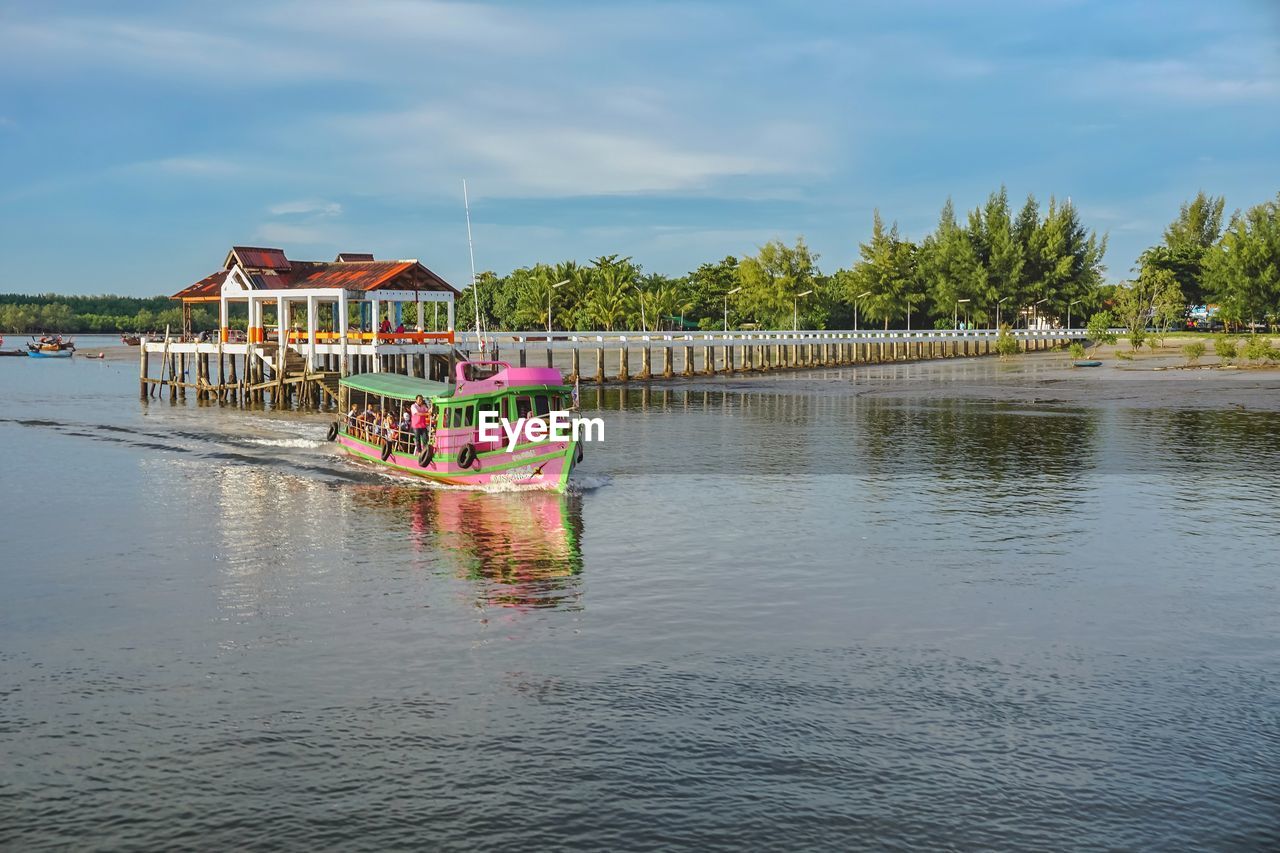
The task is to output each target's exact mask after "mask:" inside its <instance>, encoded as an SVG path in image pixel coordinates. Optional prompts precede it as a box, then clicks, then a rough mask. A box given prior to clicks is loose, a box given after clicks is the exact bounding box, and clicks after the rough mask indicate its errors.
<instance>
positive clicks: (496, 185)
mask: <svg viewBox="0 0 1280 853" xmlns="http://www.w3.org/2000/svg"><path fill="white" fill-rule="evenodd" d="M463 177H465V178H467V180H468V186H469V189H470V192H471V202H472V218H473V225H474V231H475V240H476V260H477V265H478V266H479V267H480V268H481V269H494V270H497V271H499V272H506V271H508V270H510V269H511V268H513V267H516V266H523V265H526V264H530V263H533V262H535V261H539V260H543V261H554V260H561V259H565V258H577V259H579V260H584V261H585V260H587V259H589V258H591V257H594V256H597V255H601V254H612V253H618V254H623V255H631V256H632V257H634V258H635V259H636V260H638V261H640V262H641V263H642V264H644V265H645V267H646V268H647V269H650V270H654V271H658V272H663V273H668V274H680V273H683V272H686V271H688V270H689V269H691V268H693V267H695V266H697V264H699V263H700V262H702V261H707V260H716V259H719V258H721V257H723V256H725V255H726V254H735V255H741V254H744V253H749V252H752V251H754V250H755V247H756V246H758V245H759V244H761V243H763V242H764V241H766V240H769V239H771V238H773V237H781V238H783V239H786V240H792V239H794V238H795V237H796V236H797V235H801V234H802V235H804V237H805V238H806V240H807V241H808V242H809V244H810V245H811V246H812V247H814V249H815V250H817V251H818V252H819V253H820V254H821V262H820V263H821V266H822V267H823V269H824V270H828V271H831V270H834V269H836V268H838V267H841V266H848V265H849V264H850V263H852V261H853V259H854V258H855V257H856V255H857V245H858V243H859V242H860V241H861V240H863V239H865V238H866V236H867V233H868V232H869V230H870V223H871V215H872V210H873V208H876V207H878V208H880V210H881V211H882V213H883V214H884V216H885V217H886V218H887V219H896V220H898V221H899V223H900V224H901V226H902V229H903V230H904V232H905V233H906V234H907V235H909V236H920V235H922V234H923V233H925V232H927V231H928V230H929V229H931V228H932V226H933V224H934V223H935V222H936V219H937V214H938V210H939V209H940V207H941V206H942V203H943V201H944V200H945V199H946V198H947V196H951V197H952V198H953V199H954V200H955V203H956V206H957V207H958V208H960V209H966V208H969V207H972V206H974V205H976V204H978V203H979V202H980V201H982V200H983V199H984V198H985V197H986V194H987V193H988V192H989V191H990V190H992V189H994V188H996V187H998V186H999V185H1000V184H1002V183H1003V184H1005V185H1007V186H1008V189H1009V192H1010V195H1011V196H1012V197H1013V201H1014V203H1015V205H1016V204H1018V203H1020V201H1021V199H1022V198H1023V197H1024V196H1025V195H1026V194H1027V193H1028V192H1034V193H1035V194H1036V195H1037V196H1038V197H1040V198H1041V199H1047V198H1048V197H1049V196H1050V195H1051V194H1054V195H1057V196H1059V197H1064V196H1071V198H1072V200H1073V202H1074V203H1075V204H1076V205H1077V206H1078V207H1079V209H1080V211H1081V213H1082V216H1083V217H1084V219H1085V221H1086V222H1087V223H1088V224H1089V225H1090V226H1091V227H1094V228H1096V229H1098V230H1099V231H1100V232H1107V233H1108V234H1109V235H1110V249H1109V252H1108V256H1107V262H1108V267H1109V273H1108V274H1109V277H1110V278H1112V279H1118V278H1121V277H1123V276H1125V275H1126V274H1127V272H1128V270H1129V268H1130V267H1131V265H1132V263H1133V260H1134V258H1135V257H1136V255H1137V254H1138V252H1140V251H1141V250H1142V249H1143V248H1144V247H1146V246H1148V245H1150V244H1151V243H1153V242H1155V241H1156V240H1158V238H1159V235H1160V232H1161V231H1162V229H1163V227H1164V225H1165V224H1166V223H1167V222H1168V221H1169V220H1170V219H1171V218H1172V217H1173V216H1174V215H1175V214H1176V212H1177V208H1178V205H1179V203H1180V202H1181V201H1182V200H1184V199H1185V198H1187V197H1189V196H1191V195H1193V194H1194V193H1195V192H1196V191H1197V190H1198V189H1201V188H1203V189H1205V190H1208V191H1211V192H1215V193H1222V194H1225V195H1226V197H1227V206H1228V209H1231V208H1235V207H1245V206H1248V205H1251V204H1256V203H1258V202H1260V201H1265V200H1267V199H1269V198H1273V197H1274V196H1275V194H1276V192H1277V191H1280V2H1273V0H1219V2H1215V3H1203V2H1184V0H1168V2H1137V0H1036V2H1026V0H1017V2H1014V0H1007V1H1006V0H967V2H963V3H961V2H950V0H946V2H944V0H894V2H866V3H859V2H847V3H839V2H837V3H826V2H811V3H807V4H791V3H728V2H726V3H717V2H709V3H698V2H682V3H674V4H666V3H652V2H645V3H600V2H597V3H589V2H587V3H561V2H546V3H528V4H501V3H492V4H484V3H454V2H449V3H437V2H409V0H370V2H365V3H351V2H346V0H308V1H307V2H301V0H255V2H251V3H239V2H219V3H206V4H174V3H167V2H156V3H135V2H115V3H110V4H108V3H58V2H49V3H35V2H30V3H5V2H3V0H0V251H3V254H4V257H5V260H6V262H5V263H4V264H3V266H0V291H22V292H37V291H45V290H57V291H62V292H79V293H97V292H118V293H128V294H136V295H150V294H156V293H171V292H173V291H176V290H178V289H179V288H181V287H183V286H185V285H186V284H188V283H190V282H191V281H194V280H195V279H197V278H199V277H201V276H203V275H205V274H206V273H208V272H210V271H212V270H214V269H217V268H218V266H219V265H220V263H221V261H222V258H223V256H224V254H225V252H226V249H227V248H228V247H229V246H230V245H232V244H251V245H266V246H279V247H282V248H284V249H285V251H286V252H287V253H288V254H289V255H290V256H291V257H296V258H303V259H328V258H331V257H332V256H333V255H335V254H336V253H337V252H338V251H372V252H374V253H375V254H376V255H377V256H378V257H402V258H403V257H417V258H420V259H422V260H423V262H424V263H426V264H427V265H428V266H430V267H432V268H433V269H435V270H436V271H437V272H439V273H440V274H442V275H444V276H445V277H446V278H448V279H449V280H451V281H453V282H454V283H455V284H458V285H462V284H465V282H466V281H467V280H468V276H469V271H468V262H467V245H466V230H465V224H464V220H463V214H462V193H461V179H462V178H463Z"/></svg>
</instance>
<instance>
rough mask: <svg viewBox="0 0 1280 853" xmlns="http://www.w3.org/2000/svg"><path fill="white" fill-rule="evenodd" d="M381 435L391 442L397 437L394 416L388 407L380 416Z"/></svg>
mask: <svg viewBox="0 0 1280 853" xmlns="http://www.w3.org/2000/svg"><path fill="white" fill-rule="evenodd" d="M382 437H383V438H385V439H386V440H387V441H389V442H392V443H395V441H396V440H397V439H398V438H399V436H398V434H397V430H396V416H395V415H393V414H391V410H390V409H387V411H386V414H384V415H383V416H382Z"/></svg>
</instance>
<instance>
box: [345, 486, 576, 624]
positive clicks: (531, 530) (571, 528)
mask: <svg viewBox="0 0 1280 853" xmlns="http://www.w3.org/2000/svg"><path fill="white" fill-rule="evenodd" d="M391 491H392V494H390V495H389V494H388V490H387V489H386V488H378V489H372V490H370V492H368V493H366V497H367V498H368V499H369V500H370V501H371V502H376V503H378V504H380V505H381V506H382V507H383V508H384V509H385V508H387V506H388V504H390V505H392V506H395V507H396V508H397V509H399V510H401V511H407V514H408V518H407V519H406V521H407V524H408V527H409V529H410V530H411V531H412V532H413V536H412V537H411V543H412V547H414V548H415V550H418V551H419V552H430V553H431V557H432V559H431V562H432V563H434V564H437V565H438V564H440V563H444V564H445V565H448V566H449V567H450V571H451V573H452V574H453V575H454V576H456V577H458V578H459V579H463V580H469V581H472V582H473V583H474V584H475V588H476V592H477V595H478V596H479V601H478V602H477V603H478V604H479V605H480V606H482V607H516V608H552V607H558V608H571V609H576V608H578V607H581V597H582V592H581V577H580V576H581V574H582V546H581V542H582V498H581V496H580V495H575V494H571V493H556V492H538V491H518V492H483V491H475V490H467V489H423V488H408V487H405V488H396V489H393V490H391Z"/></svg>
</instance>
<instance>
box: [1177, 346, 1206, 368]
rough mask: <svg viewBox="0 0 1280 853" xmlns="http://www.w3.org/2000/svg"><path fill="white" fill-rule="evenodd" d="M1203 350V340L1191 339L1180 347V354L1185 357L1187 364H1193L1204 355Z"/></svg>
mask: <svg viewBox="0 0 1280 853" xmlns="http://www.w3.org/2000/svg"><path fill="white" fill-rule="evenodd" d="M1204 350H1205V346H1204V341H1193V342H1191V343H1189V344H1187V345H1185V346H1184V347H1183V348H1182V354H1183V355H1185V356H1186V357H1187V364H1195V363H1196V362H1197V361H1199V360H1200V356H1202V355H1204Z"/></svg>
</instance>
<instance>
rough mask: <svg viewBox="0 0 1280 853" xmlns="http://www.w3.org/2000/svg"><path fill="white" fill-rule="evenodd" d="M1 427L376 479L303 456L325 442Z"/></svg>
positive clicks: (65, 424) (61, 424)
mask: <svg viewBox="0 0 1280 853" xmlns="http://www.w3.org/2000/svg"><path fill="white" fill-rule="evenodd" d="M0 424H14V425H17V426H23V427H30V428H34V429H39V430H44V431H47V432H53V433H57V434H59V435H64V436H69V437H73V438H86V439H89V440H91V441H100V442H104V443H108V444H117V445H124V446H126V447H131V448H136V449H139V450H148V451H156V452H160V453H170V454H175V455H186V456H191V457H194V458H200V459H208V460H211V461H216V462H226V463H231V464H240V465H254V466H268V467H271V468H275V469H277V470H281V471H284V472H287V473H292V474H296V475H299V476H312V477H319V478H322V479H327V480H331V481H338V482H350V483H369V482H371V481H376V480H378V479H380V478H379V477H378V476H377V475H376V474H374V473H372V472H365V471H361V470H360V469H358V468H352V467H350V466H347V465H343V464H342V459H341V457H339V456H337V455H335V454H329V453H314V452H306V451H314V450H316V449H318V448H322V447H324V446H325V442H323V441H319V440H315V439H305V438H287V439H272V438H239V437H233V436H229V435H227V434H225V433H219V432H213V431H195V430H168V429H164V430H162V429H141V428H137V427H126V426H120V425H116V424H94V423H83V422H76V421H59V420H50V419H45V418H41V419H33V418H0ZM272 451H277V452H275V453H272ZM289 451H301V452H289Z"/></svg>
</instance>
